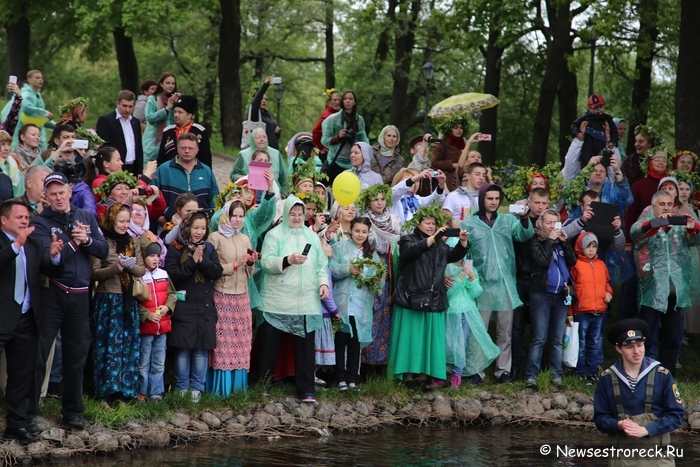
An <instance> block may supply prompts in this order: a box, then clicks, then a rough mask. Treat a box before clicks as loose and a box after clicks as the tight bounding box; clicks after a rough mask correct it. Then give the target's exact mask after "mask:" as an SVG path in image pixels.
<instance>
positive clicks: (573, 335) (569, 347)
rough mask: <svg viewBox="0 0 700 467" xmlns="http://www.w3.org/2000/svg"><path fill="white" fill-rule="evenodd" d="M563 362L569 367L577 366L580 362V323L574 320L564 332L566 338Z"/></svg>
mask: <svg viewBox="0 0 700 467" xmlns="http://www.w3.org/2000/svg"><path fill="white" fill-rule="evenodd" d="M562 347H563V350H564V351H563V352H562V358H561V359H562V362H563V363H564V365H566V366H567V367H569V368H576V364H577V363H578V347H579V342H578V323H577V322H572V323H571V326H567V327H566V332H564V340H563V342H562Z"/></svg>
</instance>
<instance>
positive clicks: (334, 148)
mask: <svg viewBox="0 0 700 467" xmlns="http://www.w3.org/2000/svg"><path fill="white" fill-rule="evenodd" d="M357 127H358V129H359V130H358V132H357V133H355V142H354V143H345V144H346V145H347V144H350V146H352V145H353V144H355V143H359V142H360V141H364V142H365V143H367V144H369V138H368V137H367V132H366V131H365V119H364V118H362V116H361V115H358V116H357ZM321 128H322V129H323V136H321V144H323V145H324V146H325V147H327V148H328V156H327V160H328V163H329V164H330V163H331V162H333V160H334V159H335V162H337V163H338V165H339V166H341V167H342V168H344V169H345V170H350V169H352V164H351V163H350V158H349V157H348V158H347V159H341V158H339V157H338V158H336V154H338V151H339V150H340V146H341V145H342V144H343V143H342V141H339V142H337V143H332V142H331V140H332V139H333V137H334V136H337V135H338V133H339V132H340V130H341V129H343V128H345V121H344V120H343V111H342V109H341V110H339V111H338V112H336V113H334V114H333V115H331V116H330V117H328V118H327V119H325V120H324V121H323V124H322V126H321ZM348 149H349V148H348Z"/></svg>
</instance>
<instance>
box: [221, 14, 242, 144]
mask: <svg viewBox="0 0 700 467" xmlns="http://www.w3.org/2000/svg"><path fill="white" fill-rule="evenodd" d="M220 4H221V25H220V26H219V106H220V111H221V137H222V140H223V143H224V146H226V147H227V148H234V147H239V146H240V144H241V133H242V123H243V118H242V116H243V106H242V105H241V76H240V70H241V58H240V55H241V2H240V0H220Z"/></svg>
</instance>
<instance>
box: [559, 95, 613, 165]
mask: <svg viewBox="0 0 700 467" xmlns="http://www.w3.org/2000/svg"><path fill="white" fill-rule="evenodd" d="M584 122H585V124H584ZM571 134H572V135H573V136H575V137H576V138H578V139H579V140H581V141H583V147H582V148H581V155H580V156H579V162H580V163H581V167H585V166H586V165H588V161H590V160H591V157H593V156H597V155H598V154H600V152H601V151H602V150H603V149H605V148H606V147H607V148H609V149H614V148H615V147H616V146H617V140H618V137H617V125H615V122H614V121H613V119H612V117H611V116H610V115H608V114H606V113H605V99H603V96H601V95H600V94H591V95H590V97H589V98H588V112H586V113H584V114H583V115H581V116H580V117H579V118H577V119H576V120H574V122H573V123H572V124H571Z"/></svg>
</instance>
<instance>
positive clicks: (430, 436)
mask: <svg viewBox="0 0 700 467" xmlns="http://www.w3.org/2000/svg"><path fill="white" fill-rule="evenodd" d="M543 444H548V445H550V446H551V447H552V450H553V452H552V454H550V455H549V456H543V455H542V454H540V448H541V446H542V445H543ZM556 445H560V446H564V445H567V446H569V447H578V448H589V447H600V448H603V447H607V446H608V445H609V443H608V441H607V436H605V435H602V434H601V433H599V432H597V431H595V430H584V429H574V428H566V427H542V428H523V427H497V428H496V427H494V428H478V429H477V428H458V429H455V428H450V429H448V428H401V427H397V428H390V429H386V430H382V431H379V432H374V433H370V434H347V435H336V436H333V437H330V438H312V437H305V438H282V439H278V440H272V441H269V440H267V439H250V440H246V439H239V440H234V441H231V442H228V443H200V444H196V445H193V446H184V447H177V448H174V449H169V450H165V451H147V450H144V451H138V452H135V453H125V454H123V455H122V456H120V457H118V458H116V459H115V458H113V457H112V458H106V459H98V458H94V457H90V458H88V459H87V463H90V464H96V465H98V466H99V467H117V466H138V467H166V466H167V467H195V466H196V467H239V466H241V467H242V466H245V467H253V466H290V467H291V466H303V467H306V466H339V465H342V466H358V467H364V466H367V467H370V466H371V467H378V466H407V467H424V466H425V467H428V466H435V465H446V466H451V465H455V466H462V465H465V466H467V465H468V466H478V467H482V466H484V467H485V466H495V465H497V466H499V467H501V466H503V467H513V466H517V467H540V466H586V467H603V466H607V465H608V462H607V459H600V458H598V459H594V458H588V459H583V458H565V457H559V458H557V457H556V454H555V453H556ZM673 445H674V447H676V448H677V449H681V448H682V449H683V451H684V453H683V454H684V457H683V458H682V459H680V458H678V459H676V465H677V466H679V467H683V466H690V465H691V463H692V464H694V462H693V461H692V459H693V458H694V452H695V451H698V452H700V450H699V449H700V439H698V437H697V436H684V435H674V436H673Z"/></svg>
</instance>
